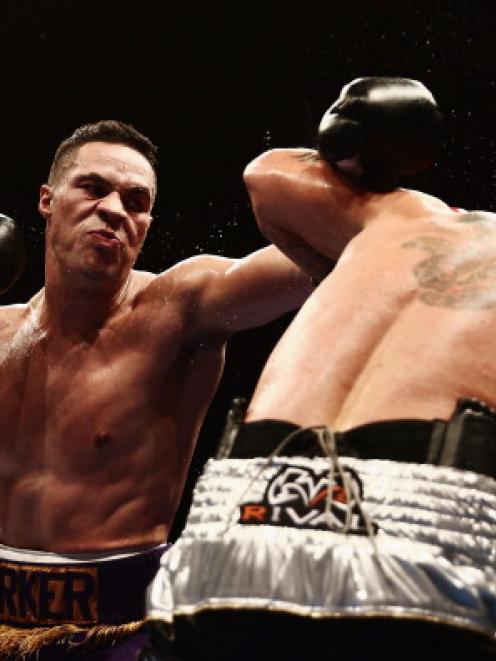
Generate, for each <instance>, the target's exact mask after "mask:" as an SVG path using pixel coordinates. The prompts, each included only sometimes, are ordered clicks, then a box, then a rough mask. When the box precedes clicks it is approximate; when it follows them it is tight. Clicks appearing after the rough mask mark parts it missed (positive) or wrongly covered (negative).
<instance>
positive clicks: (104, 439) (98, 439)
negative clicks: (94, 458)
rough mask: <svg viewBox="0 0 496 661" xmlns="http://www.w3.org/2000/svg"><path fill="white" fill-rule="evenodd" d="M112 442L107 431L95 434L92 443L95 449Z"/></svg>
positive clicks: (110, 435)
mask: <svg viewBox="0 0 496 661" xmlns="http://www.w3.org/2000/svg"><path fill="white" fill-rule="evenodd" d="M111 440H112V434H111V433H110V432H108V431H99V432H97V433H96V434H95V438H94V442H95V445H96V446H97V447H99V448H100V447H102V446H104V445H107V443H110V441H111Z"/></svg>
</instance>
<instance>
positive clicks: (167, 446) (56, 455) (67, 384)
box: [0, 272, 225, 552]
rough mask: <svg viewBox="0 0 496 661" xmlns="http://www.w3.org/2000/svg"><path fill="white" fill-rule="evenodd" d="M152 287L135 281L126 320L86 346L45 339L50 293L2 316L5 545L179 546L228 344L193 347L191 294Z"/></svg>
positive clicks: (110, 324) (0, 537)
mask: <svg viewBox="0 0 496 661" xmlns="http://www.w3.org/2000/svg"><path fill="white" fill-rule="evenodd" d="M171 278H172V276H171ZM152 279H153V276H150V274H146V275H145V274H143V275H140V276H138V275H137V274H136V272H134V276H133V281H132V282H133V285H132V288H131V290H130V294H129V296H128V299H127V300H126V301H125V303H124V304H123V305H122V306H121V307H120V308H119V310H118V313H116V314H115V315H114V316H113V317H111V318H110V319H109V320H107V322H106V323H105V325H103V326H102V327H101V328H100V329H98V331H97V332H95V333H94V334H93V335H89V336H87V337H85V338H83V339H81V338H80V339H79V340H78V341H71V340H68V339H67V338H63V337H61V336H60V335H58V336H53V337H51V336H50V333H46V332H43V331H42V330H41V329H40V324H39V309H40V305H41V303H40V301H41V299H42V298H43V294H42V293H41V294H39V295H37V296H35V297H34V299H33V300H32V301H31V302H30V303H29V304H28V305H26V306H15V307H7V308H3V309H2V311H1V316H0V361H1V372H0V406H1V416H0V542H2V543H4V544H8V545H12V546H16V547H23V548H34V549H43V550H49V551H65V552H70V551H72V552H78V551H88V550H92V551H93V550H106V549H114V548H120V549H122V548H128V547H143V546H148V545H153V544H156V543H161V542H163V541H164V540H165V539H166V538H167V533H168V530H169V527H170V524H171V521H172V518H173V515H174V513H175V511H176V508H177V504H178V502H179V498H180V495H181V491H182V487H183V485H184V480H185V478H186V473H187V468H188V464H189V460H190V456H191V453H192V450H193V447H194V442H195V440H196V437H197V434H198V431H199V427H200V424H201V421H202V419H203V416H204V414H205V411H206V409H207V407H208V404H209V402H210V399H211V397H212V395H213V393H214V391H215V387H216V385H217V383H218V380H219V378H220V374H221V370H222V365H223V356H224V341H225V338H220V337H217V338H215V337H212V338H210V339H208V340H207V339H205V340H199V339H198V338H193V339H191V335H190V334H189V333H188V324H190V322H191V319H190V317H189V316H188V313H187V309H189V308H187V307H186V306H185V297H184V295H183V294H182V292H181V288H180V287H179V288H177V289H175V288H174V286H171V287H170V296H169V297H168V298H167V299H166V300H164V299H163V297H160V298H159V300H157V297H156V296H153V295H149V289H150V285H151V286H152V287H153V282H152ZM162 279H163V276H162ZM186 298H187V297H186ZM157 306H160V308H159V309H158V308H157ZM155 308H157V309H155ZM188 338H190V339H189V342H188Z"/></svg>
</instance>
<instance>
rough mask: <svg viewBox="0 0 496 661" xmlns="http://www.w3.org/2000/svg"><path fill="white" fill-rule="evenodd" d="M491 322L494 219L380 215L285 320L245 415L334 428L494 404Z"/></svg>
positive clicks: (495, 305)
mask: <svg viewBox="0 0 496 661" xmlns="http://www.w3.org/2000/svg"><path fill="white" fill-rule="evenodd" d="M411 196H412V201H413V204H414V205H415V203H416V199H415V196H416V194H415V193H414V192H411ZM495 327H496V216H494V215H492V214H482V213H471V214H454V213H453V212H451V211H449V210H448V209H447V208H446V212H443V210H442V207H441V208H440V209H439V210H438V212H433V211H432V210H430V211H429V212H428V213H427V212H426V213H424V215H420V216H419V217H417V218H412V217H410V216H409V217H402V216H401V215H397V214H394V213H384V214H382V215H381V216H380V217H378V218H377V219H375V220H374V221H373V222H371V223H369V224H367V225H366V226H365V228H364V229H363V230H362V231H361V232H360V233H358V234H357V235H356V236H355V237H354V238H353V239H352V240H351V241H350V242H349V243H348V245H347V247H346V248H345V249H344V251H343V253H342V255H341V257H340V259H339V261H338V263H337V266H336V268H335V269H334V271H333V273H332V274H331V275H330V276H329V277H328V278H327V279H325V280H324V281H323V282H322V284H321V285H320V286H319V288H318V289H317V290H316V291H315V293H314V295H313V296H312V297H311V298H310V299H309V300H308V301H307V303H306V304H305V305H304V306H303V308H302V309H301V311H300V313H299V314H298V315H297V317H296V319H295V321H294V322H293V324H292V325H291V326H290V328H289V329H288V331H287V332H286V334H285V336H284V337H283V339H282V341H281V342H280V343H279V345H278V347H277V348H276V350H275V351H274V353H273V355H272V357H271V359H270V360H269V363H268V365H267V366H266V369H265V371H264V373H263V375H262V378H261V380H260V382H259V385H258V388H257V391H256V393H255V396H254V398H253V401H252V404H251V406H250V411H249V419H260V418H264V417H271V418H281V419H288V420H291V421H293V422H295V423H297V424H301V425H315V424H331V425H332V426H333V427H334V428H335V429H338V430H339V429H347V428H350V427H353V426H356V425H360V424H364V423H367V422H371V421H374V420H380V419H397V418H428V419H429V418H435V417H438V418H445V417H447V416H449V414H450V413H451V411H452V410H453V407H454V404H455V401H456V399H457V398H458V397H462V396H472V397H478V398H480V399H482V400H484V401H486V402H488V403H490V404H492V405H496V388H495V385H496V377H495V375H494V355H495V354H496V334H495V332H494V328H495ZM275 384H277V385H275ZM295 384H298V386H297V387H295Z"/></svg>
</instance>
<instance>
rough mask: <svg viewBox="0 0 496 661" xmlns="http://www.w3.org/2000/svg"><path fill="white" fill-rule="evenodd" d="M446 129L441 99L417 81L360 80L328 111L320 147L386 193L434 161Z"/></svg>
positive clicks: (335, 164)
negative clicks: (399, 181) (437, 102)
mask: <svg viewBox="0 0 496 661" xmlns="http://www.w3.org/2000/svg"><path fill="white" fill-rule="evenodd" d="M441 128H442V118H441V113H440V111H439V109H438V107H437V104H436V101H435V99H434V97H433V96H432V94H431V93H430V92H429V90H428V89H427V88H426V87H425V86H424V85H422V83H420V82H418V81H417V80H411V79H409V78H383V77H370V78H357V79H356V80H353V81H352V82H351V83H349V84H348V85H345V87H343V89H342V91H341V94H340V96H339V98H338V100H337V101H335V102H334V103H333V104H332V106H331V107H330V108H329V110H327V112H326V113H325V114H324V116H323V118H322V121H321V123H320V126H319V130H318V138H317V142H318V150H319V154H320V156H321V157H322V158H323V159H324V160H326V161H327V162H328V163H330V164H331V165H332V166H333V167H335V168H337V169H338V170H340V171H341V172H344V173H345V174H348V175H350V176H352V177H355V178H357V179H359V180H360V181H361V183H362V184H363V185H364V186H365V187H366V188H367V189H369V190H375V191H387V190H391V189H392V188H394V187H395V186H396V185H397V183H398V179H399V178H400V177H401V176H405V175H412V174H417V173H418V172H422V171H423V170H426V169H428V168H429V167H431V166H432V165H434V162H435V160H436V156H437V153H438V151H439V148H440V145H441Z"/></svg>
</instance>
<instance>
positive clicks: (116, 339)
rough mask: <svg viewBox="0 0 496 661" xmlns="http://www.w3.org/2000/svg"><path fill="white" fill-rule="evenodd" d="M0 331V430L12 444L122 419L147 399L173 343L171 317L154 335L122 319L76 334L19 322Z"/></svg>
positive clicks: (175, 348) (86, 431)
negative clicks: (10, 330)
mask: <svg viewBox="0 0 496 661" xmlns="http://www.w3.org/2000/svg"><path fill="white" fill-rule="evenodd" d="M1 339H3V342H0V346H2V350H1V355H0V411H1V413H2V416H1V421H0V431H2V432H3V434H2V436H3V438H6V439H8V440H9V442H13V441H15V442H16V443H18V444H19V445H20V446H22V445H23V444H24V443H28V444H29V445H30V446H32V445H35V444H36V443H37V442H39V443H44V442H45V441H46V440H47V439H50V438H57V439H60V438H64V437H66V436H67V435H71V436H72V437H73V438H74V437H87V436H88V435H90V434H91V433H92V432H93V431H94V430H95V429H100V428H103V427H105V428H107V427H108V428H112V429H114V430H115V429H119V428H123V427H124V426H126V425H127V426H129V424H130V421H132V420H133V419H134V420H136V416H137V415H138V412H139V415H140V416H141V417H143V415H145V414H146V413H147V412H149V411H150V408H151V407H153V406H154V404H155V401H156V397H155V394H156V392H157V390H158V389H159V387H160V384H161V382H162V381H163V378H164V374H166V373H167V371H168V370H169V369H170V365H171V364H172V363H173V362H174V360H175V359H176V356H177V354H178V352H180V348H181V347H180V328H179V325H178V323H177V322H176V323H174V320H173V319H171V322H170V323H169V324H168V325H167V324H166V325H165V326H164V327H163V328H162V329H161V336H160V337H154V338H152V337H151V333H150V331H149V328H147V327H146V326H145V327H142V328H139V327H137V325H136V324H134V325H133V324H127V323H122V324H119V325H116V326H113V327H111V328H108V329H103V330H102V331H101V332H100V333H98V334H95V336H94V337H91V338H89V339H87V340H84V341H78V342H63V341H61V340H60V338H58V339H57V338H50V337H48V336H46V335H44V334H42V333H38V332H33V331H32V330H29V329H22V328H20V329H19V330H18V332H17V333H15V334H14V335H12V336H11V337H4V338H0V340H1ZM27 439H28V440H27Z"/></svg>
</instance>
